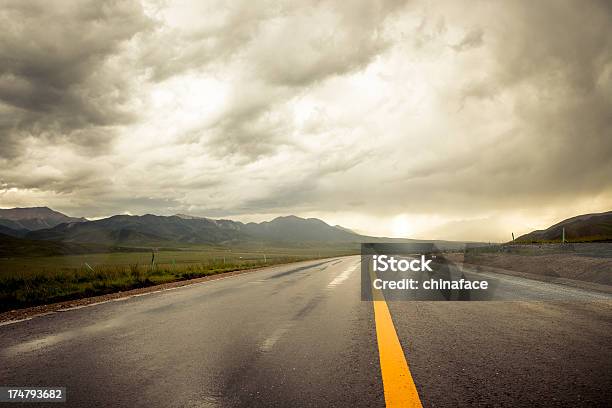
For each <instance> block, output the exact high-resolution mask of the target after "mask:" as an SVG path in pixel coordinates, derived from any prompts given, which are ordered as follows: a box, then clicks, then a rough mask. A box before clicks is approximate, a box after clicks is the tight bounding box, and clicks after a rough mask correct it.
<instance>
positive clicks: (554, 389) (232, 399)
mask: <svg viewBox="0 0 612 408" xmlns="http://www.w3.org/2000/svg"><path fill="white" fill-rule="evenodd" d="M358 268H359V258H358V257H346V258H338V259H334V260H326V261H311V262H307V263H301V264H294V265H285V266H277V267H271V268H266V269H263V270H261V271H257V272H251V273H245V274H241V275H237V276H233V277H229V278H225V279H219V280H215V281H210V282H205V283H201V284H196V285H189V286H185V287H181V288H178V289H174V290H169V291H164V292H158V293H153V294H148V295H145V296H137V297H131V298H127V299H123V300H121V301H115V302H108V303H103V304H98V305H94V306H89V307H84V308H80V309H76V310H69V311H65V312H58V313H53V314H49V315H45V316H40V317H36V318H34V319H32V320H28V321H22V322H18V323H13V324H8V325H4V326H0V385H10V386H64V387H67V397H68V402H67V403H66V404H64V405H63V406H70V407H92V406H119V407H217V406H222V407H241V406H276V407H293V406H297V407H302V406H325V407H330V406H332V407H333V406H337V407H344V406H347V407H357V406H364V407H366V406H367V407H376V406H384V405H385V393H384V388H383V377H382V375H381V364H380V360H379V346H378V344H377V331H376V325H377V324H379V329H380V324H381V322H380V321H379V320H378V319H379V317H378V314H377V318H376V319H375V317H374V312H373V306H372V302H365V301H361V300H360V272H359V269H358ZM485 273H486V274H490V273H492V272H486V271H485ZM500 281H501V282H502V284H501V286H500V293H508V292H512V293H515V294H516V293H519V292H520V293H521V294H523V295H524V296H525V297H526V299H530V300H521V301H491V302H426V301H418V302H415V301H389V302H386V305H388V310H389V311H390V315H391V317H392V321H393V324H392V325H391V328H392V329H393V328H394V333H392V335H393V336H397V339H399V342H400V345H401V349H400V350H401V352H403V355H404V356H403V358H405V360H406V361H407V363H408V366H409V370H410V374H411V377H412V380H413V382H414V384H415V385H416V390H417V391H418V398H419V400H420V402H421V403H422V404H423V406H426V407H427V406H430V407H456V406H508V407H521V406H573V407H576V406H606V405H607V404H608V402H609V401H610V400H612V376H611V375H610V373H612V298H610V297H609V296H608V295H603V294H601V293H597V292H588V291H585V290H582V289H574V288H568V287H564V286H561V285H553V284H548V283H543V282H537V281H531V280H526V279H523V278H518V277H502V278H500ZM556 291H558V292H559V293H562V296H560V299H563V300H547V301H538V293H541V294H542V296H544V295H547V296H550V294H551V293H556ZM49 405H50V406H58V405H59V406H62V405H61V404H54V405H51V404H49ZM36 406H39V407H40V406H44V404H36Z"/></svg>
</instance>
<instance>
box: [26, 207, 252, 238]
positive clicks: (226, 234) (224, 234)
mask: <svg viewBox="0 0 612 408" xmlns="http://www.w3.org/2000/svg"><path fill="white" fill-rule="evenodd" d="M242 225H243V224H241V223H236V222H234V221H227V220H209V219H206V218H193V219H191V218H189V219H187V218H181V217H178V216H170V217H165V216H158V215H151V214H147V215H143V216H133V215H115V216H112V217H109V218H104V219H101V220H96V221H87V222H81V223H71V224H60V225H58V226H56V227H54V228H49V229H45V230H38V231H32V232H30V233H28V234H27V235H26V238H28V239H35V240H53V241H62V242H82V243H98V244H105V245H118V244H121V245H142V244H146V245H166V244H170V243H184V244H190V243H192V244H212V243H225V242H231V241H236V240H239V239H240V238H245V237H246V234H244V233H243V232H242V231H241V226H242Z"/></svg>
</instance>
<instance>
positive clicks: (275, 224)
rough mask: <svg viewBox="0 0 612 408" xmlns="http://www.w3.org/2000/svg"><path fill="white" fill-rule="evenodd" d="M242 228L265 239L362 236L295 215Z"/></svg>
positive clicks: (343, 239) (354, 238) (356, 239)
mask: <svg viewBox="0 0 612 408" xmlns="http://www.w3.org/2000/svg"><path fill="white" fill-rule="evenodd" d="M244 230H245V231H246V232H247V233H248V234H249V235H251V236H253V237H256V238H258V239H261V240H266V241H284V242H309V241H310V242H312V241H318V242H360V241H362V240H363V238H364V237H362V236H361V235H358V234H355V233H354V232H348V231H344V230H341V229H338V228H336V227H332V226H331V225H329V224H327V223H325V222H323V221H321V220H319V219H317V218H306V219H304V218H300V217H296V216H295V215H289V216H286V217H278V218H275V219H273V220H272V221H264V222H261V223H253V222H250V223H248V224H246V225H244Z"/></svg>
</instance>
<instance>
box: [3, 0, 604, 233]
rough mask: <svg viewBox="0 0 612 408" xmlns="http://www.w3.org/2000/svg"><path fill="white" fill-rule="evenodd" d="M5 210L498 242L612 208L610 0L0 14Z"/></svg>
mask: <svg viewBox="0 0 612 408" xmlns="http://www.w3.org/2000/svg"><path fill="white" fill-rule="evenodd" d="M0 25H2V27H3V35H2V36H0V143H1V148H0V169H1V172H0V206H2V207H11V206H34V205H48V206H51V207H54V208H57V209H59V210H63V211H65V212H67V213H69V214H70V215H74V216H86V217H100V216H105V215H110V214H114V213H124V212H127V213H134V214H141V213H158V214H174V213H191V214H193V215H204V216H214V217H233V218H238V219H243V220H262V219H266V218H270V217H272V216H276V215H285V214H290V213H291V214H296V215H302V216H318V217H321V218H323V219H324V220H326V221H329V222H330V223H341V224H346V226H347V227H350V228H353V229H357V230H359V231H361V232H365V233H369V234H377V235H395V236H400V235H401V236H413V237H430V238H450V237H452V238H454V239H460V238H462V237H463V238H465V239H484V240H497V239H504V237H506V236H507V235H508V231H514V232H515V233H520V232H526V231H528V230H531V229H534V228H540V227H545V226H547V224H549V223H552V222H554V221H558V220H560V219H562V218H564V217H568V216H572V215H575V214H578V213H582V212H595V211H603V210H609V209H610V208H611V207H612V182H611V181H610V180H611V179H610V174H612V28H611V27H612V8H611V7H610V5H609V4H608V3H607V2H604V1H584V2H575V1H542V2H536V3H534V2H528V1H516V2H488V1H486V2H485V1H483V2H477V3H476V4H474V3H473V2H470V7H466V4H464V3H462V2H457V1H447V2H437V3H436V6H435V7H433V6H432V5H431V4H430V3H429V2H421V1H414V0H413V1H406V2H403V1H365V0H364V1H355V2H334V1H314V0H313V1H306V2H276V1H275V2H272V1H269V2H268V1H262V2H252V1H232V2H226V1H187V0H185V1H156V0H151V1H88V2H71V1H57V2H52V3H49V2H42V1H27V0H24V1H6V0H4V1H0Z"/></svg>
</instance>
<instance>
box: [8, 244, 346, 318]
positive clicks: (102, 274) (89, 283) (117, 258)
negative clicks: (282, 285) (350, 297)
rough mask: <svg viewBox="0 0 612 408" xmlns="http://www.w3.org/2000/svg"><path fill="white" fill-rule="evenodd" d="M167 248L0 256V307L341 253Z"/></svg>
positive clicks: (75, 296)
mask: <svg viewBox="0 0 612 408" xmlns="http://www.w3.org/2000/svg"><path fill="white" fill-rule="evenodd" d="M342 254H345V253H344V252H339V251H334V252H331V251H316V252H313V251H301V250H289V251H283V252H273V253H270V254H264V253H263V252H261V251H258V252H248V251H247V252H230V251H227V250H226V251H218V250H217V251H214V250H209V251H167V252H157V253H155V257H154V258H153V256H152V253H151V252H148V253H147V252H141V253H131V254H130V253H111V254H89V255H69V256H56V257H39V258H12V259H6V258H5V259H0V311H6V310H11V309H17V308H22V307H27V306H34V305H40V304H48V303H53V302H60V301H64V300H71V299H79V298H84V297H90V296H96V295H102V294H108V293H113V292H118V291H124V290H130V289H135V288H141V287H146V286H152V285H157V284H161V283H166V282H173V281H180V280H187V279H193V278H199V277H203V276H208V275H214V274H218V273H223V272H230V271H236V270H244V269H253V268H258V267H262V266H269V265H276V264H281V263H289V262H297V261H303V260H309V259H315V258H321V257H327V256H335V255H342Z"/></svg>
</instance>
